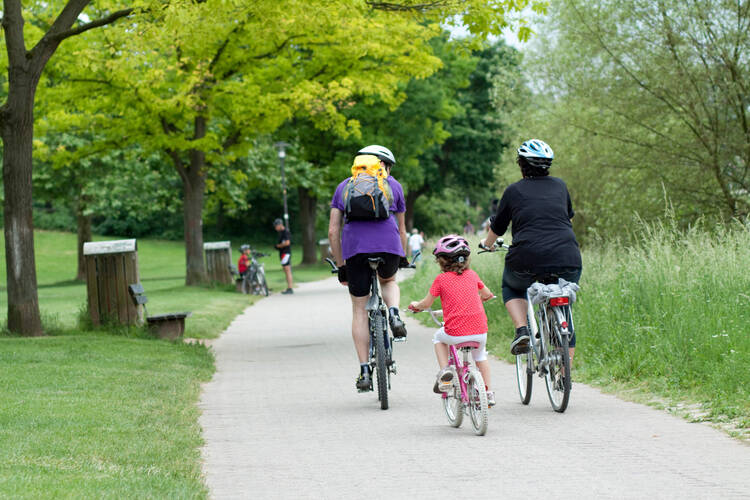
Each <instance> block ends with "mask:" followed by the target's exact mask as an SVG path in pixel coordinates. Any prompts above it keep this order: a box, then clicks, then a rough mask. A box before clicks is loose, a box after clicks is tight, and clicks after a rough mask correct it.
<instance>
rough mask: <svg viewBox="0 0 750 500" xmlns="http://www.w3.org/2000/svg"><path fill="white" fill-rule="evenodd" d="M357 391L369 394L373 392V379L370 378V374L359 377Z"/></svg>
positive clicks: (362, 374) (361, 374)
mask: <svg viewBox="0 0 750 500" xmlns="http://www.w3.org/2000/svg"><path fill="white" fill-rule="evenodd" d="M356 386H357V390H358V391H359V392H368V391H371V390H372V379H371V378H370V373H369V372H367V373H360V374H359V377H357V383H356Z"/></svg>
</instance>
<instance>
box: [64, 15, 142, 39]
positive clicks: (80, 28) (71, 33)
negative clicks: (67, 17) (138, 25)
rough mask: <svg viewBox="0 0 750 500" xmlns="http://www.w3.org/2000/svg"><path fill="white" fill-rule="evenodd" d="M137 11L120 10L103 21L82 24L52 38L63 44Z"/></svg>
mask: <svg viewBox="0 0 750 500" xmlns="http://www.w3.org/2000/svg"><path fill="white" fill-rule="evenodd" d="M134 10H135V9H132V8H131V9H123V10H118V11H117V12H113V13H112V14H110V15H108V16H106V17H102V18H101V19H97V20H95V21H91V22H90V23H86V24H82V25H80V26H77V27H76V28H72V29H69V30H66V31H63V32H60V33H56V34H54V35H52V36H51V39H52V40H54V41H57V42H61V41H63V40H65V39H66V38H70V37H71V36H75V35H80V34H81V33H84V32H86V31H88V30H92V29H94V28H99V27H101V26H106V25H108V24H112V23H114V22H115V21H117V20H118V19H122V18H123V17H128V16H129V15H130V14H132V13H133V11H134Z"/></svg>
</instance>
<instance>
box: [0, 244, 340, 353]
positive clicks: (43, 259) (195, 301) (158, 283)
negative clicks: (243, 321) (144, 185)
mask: <svg viewBox="0 0 750 500" xmlns="http://www.w3.org/2000/svg"><path fill="white" fill-rule="evenodd" d="M95 239H96V240H97V241H99V240H104V239H114V238H99V237H97V238H95ZM0 241H2V235H0ZM34 247H35V249H34V251H35V254H36V263H37V281H38V284H39V285H38V288H39V308H40V310H41V313H42V320H43V322H44V325H45V329H46V330H47V331H48V332H50V333H53V334H54V333H66V332H75V331H77V330H78V326H79V317H80V316H81V315H82V314H83V315H84V316H85V310H86V286H85V284H84V283H82V282H77V281H74V280H73V278H74V277H75V272H76V265H77V264H76V259H77V254H76V236H75V235H74V234H71V233H63V232H55V231H36V232H35V235H34ZM237 247H238V248H239V245H237ZM238 248H235V249H233V253H232V254H233V261H234V263H235V264H236V262H237V260H238V259H239V256H240V253H239V250H238ZM258 250H259V251H262V252H265V253H268V254H269V256H268V257H263V258H262V259H261V262H263V263H264V265H265V269H266V277H267V280H268V285H269V288H270V290H271V292H272V293H273V292H280V291H283V290H285V289H286V280H285V278H284V273H283V271H282V269H281V266H279V259H278V252H277V251H276V250H275V249H273V248H271V247H270V246H268V247H259V248H258ZM301 254H302V249H301V248H296V247H295V248H293V255H294V256H295V257H297V258H298V259H299V258H301ZM0 257H1V258H2V260H3V261H4V259H5V246H4V244H2V245H0ZM138 267H139V273H140V278H141V283H142V284H143V287H144V289H145V291H146V296H147V297H148V304H147V308H148V314H149V315H156V314H165V313H169V312H180V311H192V313H193V314H192V316H190V317H189V318H188V319H186V322H185V336H186V337H191V338H215V337H218V336H219V334H220V333H221V332H222V331H224V329H225V328H226V327H227V326H229V323H231V322H232V320H233V319H234V318H235V317H236V316H237V315H238V314H239V313H240V312H242V310H243V309H244V308H245V307H247V306H248V305H250V304H252V303H253V302H255V301H257V300H260V297H257V296H248V295H242V294H239V293H237V292H236V291H235V288H234V286H233V285H216V286H205V287H186V286H185V250H184V245H183V243H182V242H175V241H163V240H148V239H139V240H138ZM292 269H293V274H294V280H295V283H299V282H305V281H315V280H319V279H321V278H326V277H329V276H330V272H329V268H328V265H327V264H313V265H305V266H301V265H298V264H297V265H294V266H293V268H292ZM5 272H6V270H5V265H2V266H0V323H4V322H5V318H6V315H7V308H6V307H5V304H6V300H7V299H6V290H5Z"/></svg>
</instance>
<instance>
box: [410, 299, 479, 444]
mask: <svg viewBox="0 0 750 500" xmlns="http://www.w3.org/2000/svg"><path fill="white" fill-rule="evenodd" d="M410 310H411V309H410ZM411 311H412V312H419V311H414V310H411ZM426 312H429V313H430V316H431V317H432V320H433V321H434V322H435V324H437V325H438V326H440V327H442V326H443V322H442V321H440V320H438V319H437V316H440V315H442V313H443V311H441V310H436V311H433V310H432V309H426ZM448 347H449V348H450V354H449V357H448V366H451V367H453V370H455V373H456V374H457V376H455V377H453V383H452V385H451V387H450V389H448V391H447V392H444V393H443V394H442V400H443V409H444V410H445V415H446V417H448V423H450V424H451V426H453V427H461V424H462V423H463V419H464V414H468V415H469V417H470V418H471V424H472V427H473V428H474V433H475V434H476V435H477V436H484V434H485V433H486V432H487V426H488V425H489V404H488V402H487V391H486V389H485V385H484V377H482V374H481V373H480V372H479V369H477V367H476V365H475V364H474V363H472V362H471V361H470V358H469V353H470V352H471V350H472V349H477V348H478V347H479V342H461V343H458V344H455V345H449V346H448ZM457 351H461V353H462V354H463V360H461V359H459V357H458V352H457Z"/></svg>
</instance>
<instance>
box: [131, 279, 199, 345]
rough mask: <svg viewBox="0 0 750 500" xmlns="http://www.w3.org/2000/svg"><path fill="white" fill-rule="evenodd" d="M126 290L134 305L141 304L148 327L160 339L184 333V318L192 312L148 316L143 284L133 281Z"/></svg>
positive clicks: (173, 337) (171, 338)
mask: <svg viewBox="0 0 750 500" xmlns="http://www.w3.org/2000/svg"><path fill="white" fill-rule="evenodd" d="M128 291H129V292H130V298H131V299H133V303H134V304H135V305H136V307H140V306H143V310H144V312H145V314H146V323H147V324H148V329H149V330H151V331H152V332H153V333H154V334H156V336H157V337H159V338H160V339H170V340H173V339H176V338H179V337H181V336H182V334H183V333H185V318H188V317H190V316H191V315H192V314H193V313H192V312H189V311H188V312H178V313H168V314H158V315H156V316H148V312H147V311H146V302H148V297H146V292H145V291H144V290H143V285H141V284H140V283H133V284H132V285H128Z"/></svg>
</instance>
